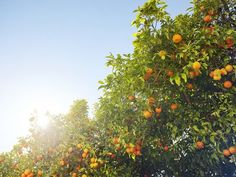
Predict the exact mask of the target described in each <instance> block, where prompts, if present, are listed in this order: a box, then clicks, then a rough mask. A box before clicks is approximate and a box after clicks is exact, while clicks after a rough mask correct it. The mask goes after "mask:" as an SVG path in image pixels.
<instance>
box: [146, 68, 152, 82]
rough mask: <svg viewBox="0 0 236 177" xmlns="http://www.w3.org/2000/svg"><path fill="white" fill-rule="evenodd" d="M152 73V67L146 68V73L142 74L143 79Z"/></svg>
mask: <svg viewBox="0 0 236 177" xmlns="http://www.w3.org/2000/svg"><path fill="white" fill-rule="evenodd" d="M152 74H153V69H152V68H147V69H146V73H145V75H144V80H145V81H146V80H148V79H149V78H150V77H151V76H152Z"/></svg>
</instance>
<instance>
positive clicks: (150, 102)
mask: <svg viewBox="0 0 236 177" xmlns="http://www.w3.org/2000/svg"><path fill="white" fill-rule="evenodd" d="M147 102H148V104H149V105H153V104H154V103H155V98H153V97H149V98H148V100H147Z"/></svg>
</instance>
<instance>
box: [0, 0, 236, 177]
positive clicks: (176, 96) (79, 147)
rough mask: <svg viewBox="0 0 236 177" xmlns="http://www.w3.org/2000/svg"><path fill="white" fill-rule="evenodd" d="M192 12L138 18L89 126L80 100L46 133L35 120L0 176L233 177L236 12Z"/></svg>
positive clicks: (197, 5)
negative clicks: (129, 49) (128, 45)
mask: <svg viewBox="0 0 236 177" xmlns="http://www.w3.org/2000/svg"><path fill="white" fill-rule="evenodd" d="M192 3H193V6H192V7H191V8H189V9H188V10H189V12H188V13H186V14H180V15H178V16H176V17H175V18H174V19H172V18H171V17H170V15H169V14H168V13H167V12H166V4H165V3H164V2H162V1H161V0H149V1H147V2H146V3H145V4H144V5H143V6H142V7H139V8H138V9H137V10H135V13H136V14H137V17H136V19H135V20H134V21H133V25H134V26H135V27H136V28H137V32H136V33H135V34H134V37H135V40H134V41H133V45H134V51H133V53H132V54H125V55H120V54H119V55H117V56H114V55H112V54H111V55H109V56H108V61H107V65H108V66H109V67H112V69H113V70H112V73H111V74H109V75H108V76H107V77H106V78H105V79H104V81H100V84H101V85H100V89H103V92H104V94H103V96H102V97H101V99H100V100H99V103H98V104H97V105H96V112H95V119H93V120H91V119H89V118H88V112H87V109H88V107H87V102H86V101H85V100H77V101H75V102H74V104H73V105H72V107H71V110H70V112H69V113H68V114H67V115H64V116H62V115H61V116H52V117H53V118H52V119H51V123H50V126H49V127H48V128H47V129H44V130H42V129H40V128H39V127H37V126H35V125H36V123H34V120H33V121H32V129H31V135H30V136H29V137H26V138H23V139H21V140H20V141H19V143H18V144H17V145H15V147H14V149H13V150H12V151H11V152H9V153H5V154H2V156H1V158H0V162H1V163H0V175H2V176H4V177H5V176H6V177H12V176H20V175H22V176H23V175H24V173H25V170H26V169H29V170H31V171H32V173H31V174H32V175H33V176H36V175H37V173H38V171H40V172H42V175H41V176H63V177H66V176H73V177H76V176H83V175H84V176H83V177H86V176H98V177H99V176H107V177H114V176H124V177H130V176H141V177H150V176H157V177H162V176H170V177H209V176H216V177H220V176H228V177H230V176H233V175H236V174H235V171H236V159H235V158H236V157H235V153H236V147H235V145H236V142H235V141H236V136H235V132H236V124H235V123H236V121H235V118H236V97H235V95H236V94H235V93H236V92H235V91H236V87H235V81H236V78H235V75H236V69H235V68H236V49H235V39H236V32H235V28H236V24H235V19H236V14H235V8H236V3H235V1H232V0H201V1H199V0H194V1H193V2H192ZM10 169H14V170H10ZM26 172H27V171H26ZM26 176H27V175H25V177H26ZM38 176H40V174H38ZM28 177H29V176H28Z"/></svg>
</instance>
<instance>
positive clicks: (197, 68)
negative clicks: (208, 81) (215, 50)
mask: <svg viewBox="0 0 236 177" xmlns="http://www.w3.org/2000/svg"><path fill="white" fill-rule="evenodd" d="M192 67H193V69H194V70H199V69H200V68H201V63H199V62H198V61H195V62H194V63H193V65H192Z"/></svg>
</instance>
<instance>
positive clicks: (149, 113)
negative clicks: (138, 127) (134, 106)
mask: <svg viewBox="0 0 236 177" xmlns="http://www.w3.org/2000/svg"><path fill="white" fill-rule="evenodd" d="M143 115H144V117H145V118H146V119H149V118H151V117H152V112H151V111H144V112H143Z"/></svg>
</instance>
